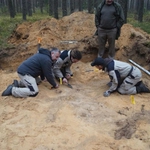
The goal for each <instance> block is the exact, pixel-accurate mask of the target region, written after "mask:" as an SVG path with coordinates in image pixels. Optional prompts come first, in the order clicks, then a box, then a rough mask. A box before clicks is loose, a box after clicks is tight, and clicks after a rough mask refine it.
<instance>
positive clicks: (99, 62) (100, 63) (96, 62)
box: [91, 57, 105, 67]
mask: <svg viewBox="0 0 150 150" xmlns="http://www.w3.org/2000/svg"><path fill="white" fill-rule="evenodd" d="M91 66H103V67H105V61H104V59H103V58H101V57H97V58H96V59H95V60H94V61H93V62H92V63H91Z"/></svg>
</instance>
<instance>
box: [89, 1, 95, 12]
mask: <svg viewBox="0 0 150 150" xmlns="http://www.w3.org/2000/svg"><path fill="white" fill-rule="evenodd" d="M93 7H94V4H93V0H88V12H89V13H90V14H92V13H94V8H93Z"/></svg>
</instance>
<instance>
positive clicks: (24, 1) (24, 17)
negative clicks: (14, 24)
mask: <svg viewBox="0 0 150 150" xmlns="http://www.w3.org/2000/svg"><path fill="white" fill-rule="evenodd" d="M26 14H27V6H26V0H22V19H23V20H27V18H26Z"/></svg>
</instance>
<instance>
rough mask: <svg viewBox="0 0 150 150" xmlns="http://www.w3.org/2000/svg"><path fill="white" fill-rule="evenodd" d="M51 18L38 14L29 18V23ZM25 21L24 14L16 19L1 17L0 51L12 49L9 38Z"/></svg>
mask: <svg viewBox="0 0 150 150" xmlns="http://www.w3.org/2000/svg"><path fill="white" fill-rule="evenodd" d="M47 18H51V16H48V14H45V13H43V14H41V13H38V14H37V13H36V14H34V15H33V16H31V17H29V16H27V20H26V21H28V22H35V21H38V20H42V19H47ZM23 22H25V21H23V20H22V14H17V15H16V16H15V18H10V16H8V15H5V16H0V49H3V48H7V47H11V46H12V45H11V44H9V43H8V42H7V41H8V38H9V36H10V35H11V34H12V32H13V30H14V29H15V28H16V27H17V25H18V24H21V23H23Z"/></svg>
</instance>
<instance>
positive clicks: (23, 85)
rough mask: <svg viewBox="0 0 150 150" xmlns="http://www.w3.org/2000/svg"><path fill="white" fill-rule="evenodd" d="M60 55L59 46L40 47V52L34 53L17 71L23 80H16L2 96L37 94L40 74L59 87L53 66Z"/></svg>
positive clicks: (42, 78)
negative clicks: (50, 47) (48, 48)
mask: <svg viewBox="0 0 150 150" xmlns="http://www.w3.org/2000/svg"><path fill="white" fill-rule="evenodd" d="M59 56H60V50H58V49H57V48H52V49H51V50H47V49H43V48H40V49H39V53H36V54H34V55H33V56H31V57H30V58H28V59H27V60H25V61H24V62H23V63H22V64H21V65H20V66H19V67H18V70H17V73H18V76H19V78H20V79H21V80H20V81H19V82H18V81H17V80H14V82H13V84H11V85H9V86H8V87H7V88H6V90H5V91H4V92H3V93H2V96H9V95H13V96H15V97H28V96H31V97H34V96H36V95H37V94H38V92H39V89H38V86H37V82H36V78H37V77H38V76H40V77H41V80H44V79H45V78H46V79H47V81H48V82H49V83H50V84H51V85H52V86H53V88H57V87H58V85H57V84H56V82H55V79H54V75H53V72H52V68H53V64H54V62H55V61H56V60H57V59H58V58H59Z"/></svg>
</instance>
